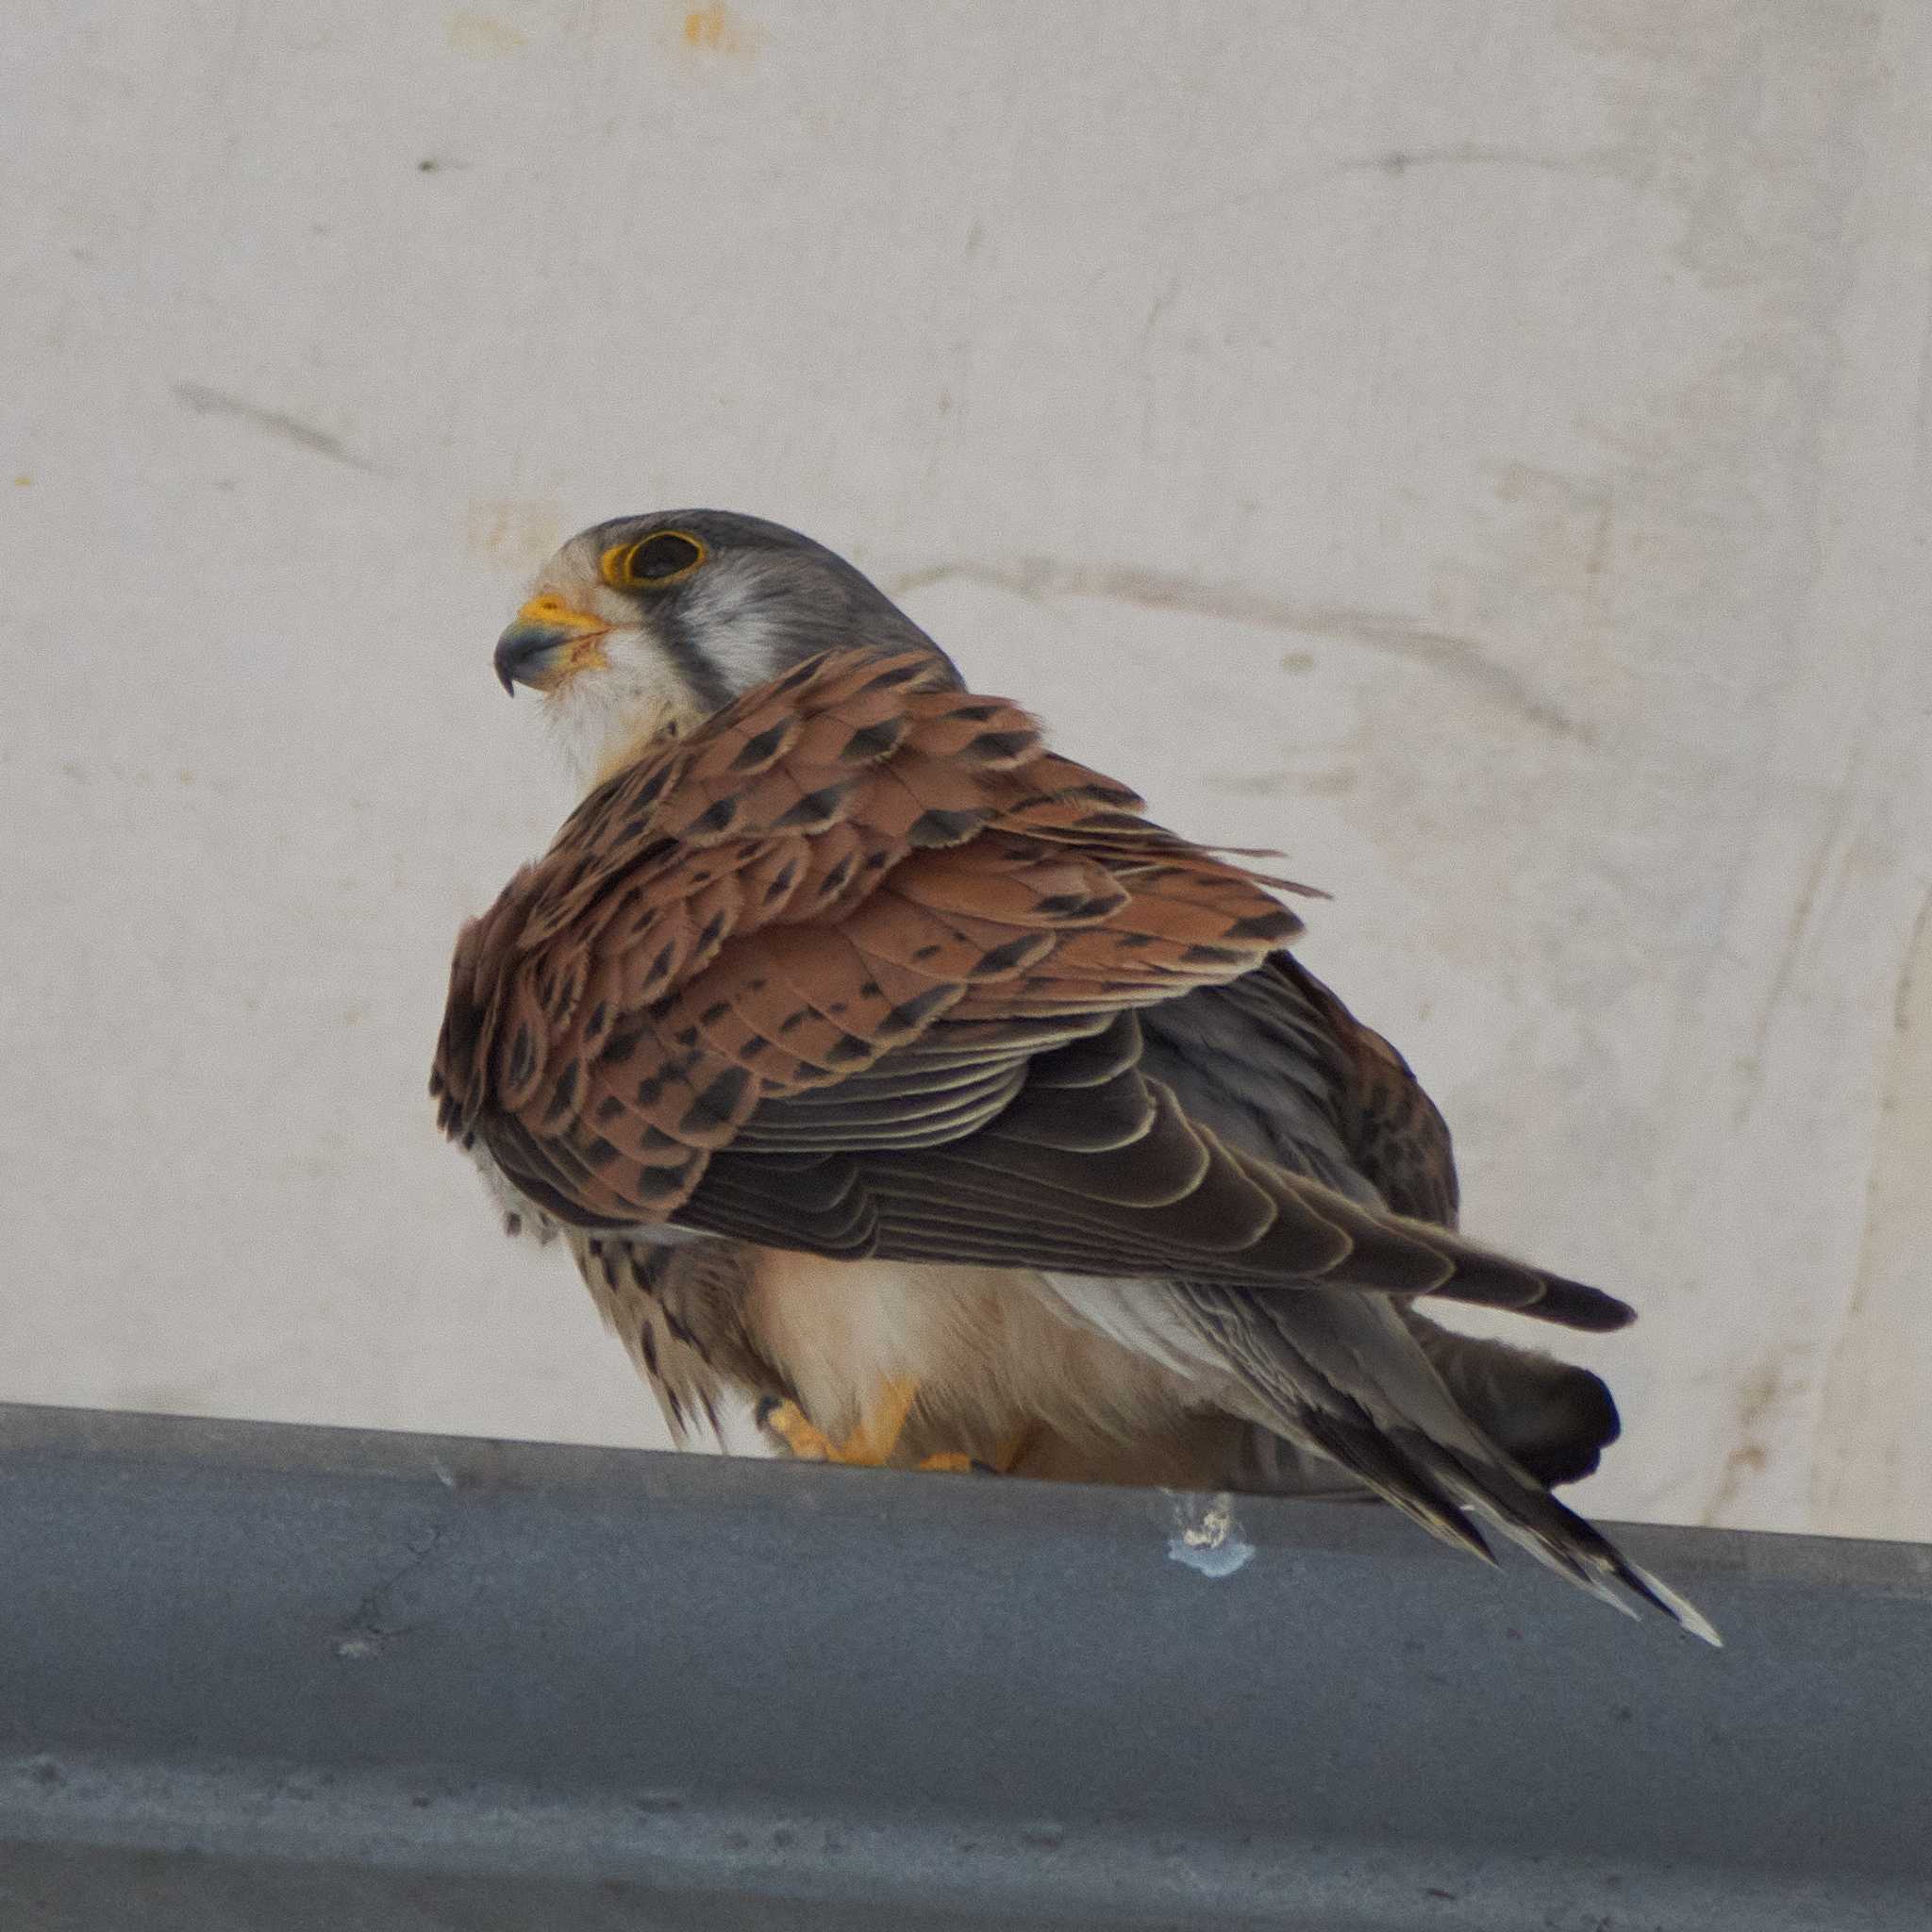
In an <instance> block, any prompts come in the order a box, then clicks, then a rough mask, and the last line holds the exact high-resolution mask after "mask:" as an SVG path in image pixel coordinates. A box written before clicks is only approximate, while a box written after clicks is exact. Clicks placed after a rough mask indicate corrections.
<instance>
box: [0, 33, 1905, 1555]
mask: <svg viewBox="0 0 1932 1932" xmlns="http://www.w3.org/2000/svg"><path fill="white" fill-rule="evenodd" d="M0 31H4V33H5V35H6V38H7V39H8V41H9V42H12V47H11V50H10V51H9V53H8V58H7V60H6V62H5V63H4V66H0V75H4V79H0V86H4V88H5V91H6V96H7V98H6V100H5V102H4V111H0V260H4V266H5V271H6V274H5V283H4V286H5V289H6V291H7V292H6V297H5V301H4V305H0V358H4V363H0V366H4V368H5V371H6V379H5V383H4V394H0V410H4V418H0V420H4V424H5V428H4V441H5V455H4V458H0V463H4V473H0V508H4V518H0V525H4V533H5V535H4V541H5V560H4V573H5V575H4V591H0V599H4V601H0V625H4V630H0V666H4V670H5V685H4V698H0V721H4V722H0V812H4V822H5V827H6V836H5V842H4V848H0V850H4V857H0V919H4V931H0V1067H4V1068H5V1079H6V1087H5V1096H4V1102H0V1187H4V1190H5V1208H6V1219H5V1224H4V1225H5V1235H4V1240H0V1257H4V1267H5V1274H4V1281H5V1287H4V1291H0V1395H4V1396H8V1397H13V1398H17V1399H25V1400H32V1401H46V1402H82V1403H108V1404H121V1405H139V1406H144V1407H162V1408H175V1409H189V1410H207V1411H216V1412H223V1413H237V1414H249V1415H260V1416H276V1417H291V1418H305V1419H324V1420H340V1421H343V1422H357V1423H366V1424H390V1425H400V1426H409V1427H424V1428H438V1429H456V1430H479V1431H500V1432H507V1433H513V1434H521V1435H538V1436H562V1437H581V1438H591V1439H597V1440H603V1441H650V1440H652V1433H653V1432H652V1427H651V1424H650V1423H649V1421H648V1419H647V1418H648V1408H649V1405H648V1402H647V1400H646V1399H645V1398H644V1397H643V1396H642V1395H641V1391H637V1390H635V1389H634V1388H633V1386H632V1385H631V1382H630V1380H629V1376H628V1371H627V1370H626V1368H625V1365H624V1362H623V1360H622V1358H621V1357H620V1355H619V1353H618V1351H617V1350H616V1349H615V1348H614V1347H612V1346H610V1345H608V1343H607V1342H606V1341H604V1338H603V1337H602V1336H601V1335H600V1333H599V1332H598V1330H597V1327H596V1324H595V1322H594V1319H593V1317H592V1315H591V1309H590V1306H589V1302H588V1299H587V1298H586V1297H585V1295H584V1294H583V1293H582V1291H580V1289H579V1288H578V1287H577V1286H576V1284H575V1280H574V1279H573V1278H572V1277H571V1275H570V1274H569V1272H568V1268H567V1264H565V1263H564V1262H563V1261H561V1260H560V1259H555V1258H552V1257H534V1256H532V1255H530V1254H529V1253H527V1252H525V1251H522V1250H518V1249H513V1248H511V1247H510V1246H508V1244H507V1243H505V1242H504V1241H502V1240H501V1239H500V1238H499V1237H498V1235H497V1234H496V1232H495V1230H494V1227H493V1225H492V1223H491V1217H490V1215H489V1214H488V1213H487V1212H486V1210H485V1208H484V1204H483V1201H482V1199H481V1197H480V1194H479V1192H478V1189H477V1187H476V1184H475V1180H474V1178H473V1177H472V1175H471V1174H470V1173H469V1171H468V1169H467V1168H466V1166H465V1165H464V1163H462V1162H461V1161H460V1160H459V1159H458V1158H455V1157H454V1156H453V1155H452V1154H450V1153H449V1152H448V1151H447V1150H446V1149H445V1148H443V1147H442V1146H441V1144H440V1143H439V1142H438V1141H437V1140H436V1138H435V1136H434V1134H433V1131H432V1128H431V1123H430V1117H429V1111H428V1108H427V1105H426V1102H425V1096H424V1092H423V1082H424V1076H425V1066H426V1062H427V1058H428V1055H429V1050H430V1046H431V1042H432V1040H433V1036H434V1033H435V1028H436V1023H437V1019H438V1015H439V1012H440V1008H441V998H442V983H443V974H444V970H445V965H446V960H447V956H448V950H449V945H450V941H451V939H452V936H453V934H454V932H455V930H456V927H457V925H458V922H459V921H460V920H461V919H462V918H463V917H464V915H465V914H467V913H470V912H472V911H475V910H476V909H477V908H480V907H482V906H483V905H484V904H485V903H486V902H487V900H488V899H489V898H490V896H491V894H492V893H493V891H495V889H496V887H497V886H498V885H499V884H500V882H501V881H502V880H503V878H504V877H505V876H506V874H508V871H509V869H510V867H511V865H512V864H513V862H514V861H516V860H517V859H518V858H520V857H522V856H524V855H526V854H528V853H530V852H532V851H533V850H535V849H536V848H537V847H539V846H540V845H541V842H542V841H544V840H545V838H546V837H547V835H548V833H549V830H550V829H551V828H552V826H553V825H554V824H555V823H556V822H557V820H558V817H559V816H560V815H561V812H562V811H563V809H564V808H565V806H566V804H567V803H568V797H567V791H566V787H565V782H564V779H563V775H562V774H561V772H560V771H559V770H558V769H556V768H555V767H553V765H552V764H551V763H550V761H549V759H548V758H547V755H546V752H545V749H544V747H543V745H542V744H541V733H540V732H539V731H538V729H537V721H536V717H535V714H534V712H533V710H532V708H530V707H529V706H528V705H527V704H520V705H516V706H511V705H509V704H508V703H506V702H505V700H504V697H503V695H502V693H501V692H500V691H498V690H497V688H496V686H495V684H494V683H493V682H492V680H491V675H490V664H489V657H490V648H491V642H492V641H493V639H494V636H495V633H496V631H497V629H498V627H499V625H500V624H501V623H502V621H503V619H504V617H505V615H506V612H507V611H508V608H510V606H511V605H512V604H513V603H514V601H515V599H516V596H517V591H518V586H519V583H520V580H521V579H522V578H523V577H524V575H525V573H527V572H528V571H529V570H530V568H531V567H532V566H533V565H534V564H535V563H536V562H537V561H538V560H539V559H540V558H541V557H542V556H543V555H544V554H545V552H547V550H548V549H549V548H550V547H551V545H552V544H553V543H554V542H555V541H557V540H558V538H560V537H562V536H564V535H566V534H567V533H568V532H570V531H571V530H572V529H574V528H575V527H576V526H577V525H581V524H584V523H587V522H590V521H591V520H592V519H595V518H598V517H602V516H607V515H610V514H614V513H616V512H619V511H624V510H635V509H643V508H662V507H671V506H675V505H682V504H691V503H709V504H719V505H725V506H731V507H736V508H748V509H755V510H758V511H760V512H763V513H765V514H767V515H771V516H775V517H778V518H780V519H783V520H785V521H787V522H791V523H794V524H796V525H801V526H803V527H805V528H807V529H808V530H810V531H812V532H813V533H815V534H816V535H818V536H820V537H822V538H824V539H825V540H826V541H829V542H831V543H832V544H834V545H835V546H838V547H841V548H842V549H844V550H846V551H848V552H849V553H850V554H851V555H853V556H854V557H855V558H857V559H858V561H859V562H860V563H861V564H862V565H863V566H864V567H865V568H867V569H868V570H870V571H872V572H874V574H876V575H878V576H879V577H881V579H882V580H884V581H885V582H887V583H888V584H891V585H895V586H898V587H901V588H902V589H903V591H904V594H905V597H906V601H907V603H908V607H909V608H911V609H912V611H913V612H914V614H915V615H916V616H917V617H918V618H919V619H920V620H921V621H922V622H923V623H924V624H926V625H929V626H931V627H932V628H933V629H934V630H936V631H937V632H938V634H939V635H940V636H941V638H942V639H943V640H944V641H946V643H947V644H948V645H949V647H950V648H951V649H952V650H953V651H954V652H955V654H956V655H957V656H958V658H959V659H960V661H961V662H962V663H963V664H964V665H965V666H966V667H967V668H968V670H969V672H970V673H971V674H972V675H973V676H974V678H975V679H976V680H978V681H980V682H981V683H982V684H984V685H986V686H989V687H991V688H993V689H995V690H999V691H1010V692H1013V693H1015V694H1017V695H1021V696H1024V697H1025V698H1027V699H1029V700H1031V701H1033V702H1034V703H1036V704H1037V705H1038V706H1039V707H1040V708H1041V709H1043V710H1044V711H1045V712H1046V714H1047V715H1048V716H1049V717H1050V718H1051V719H1052V720H1053V721H1054V722H1055V723H1056V724H1058V729H1059V734H1060V737H1061V739H1062V741H1064V742H1065V743H1066V744H1067V745H1068V746H1069V747H1070V748H1071V749H1073V750H1074V751H1076V752H1078V753H1079V754H1081V755H1083V756H1086V757H1089V758H1093V759H1095V760H1097V761H1099V762H1101V763H1103V764H1105V765H1107V766H1108V767H1110V768H1112V769H1114V770H1115V771H1117V772H1118V773H1120V774H1122V775H1123V776H1125V777H1127V778H1130V779H1131V780H1133V781H1135V782H1136V783H1138V784H1139V785H1141V787H1142V788H1143V789H1144V790H1146V791H1148V792H1149V794H1150V795H1151V797H1152V798H1153V800H1154V801H1155V803H1156V804H1157V806H1158V808H1159V809H1160V810H1161V812H1162V813H1163V814H1165V815H1167V816H1168V817H1170V818H1171V819H1172V820H1173V821H1174V823H1176V824H1179V825H1181V826H1182V827H1184V828H1186V829H1187V830H1189V831H1191V832H1194V833H1198V834H1201V835H1203V836H1208V837H1213V838H1218V839H1221V840H1225V841H1235V842H1260V843H1270V844H1277V845H1280V846H1282V847H1284V848H1285V849H1286V850H1287V851H1288V852H1289V854H1290V855H1291V861H1292V866H1293V869H1294V871H1295V872H1296V873H1297V874H1299V875H1300V876H1302V877H1304V878H1307V879H1309V880H1311V881H1314V882H1317V883H1320V884H1323V885H1325V886H1327V887H1329V888H1331V889H1332V890H1333V891H1334V892H1335V895H1336V896H1335V902H1334V904H1333V905H1331V906H1326V907H1323V908H1318V910H1317V913H1316V916H1315V919H1314V926H1315V930H1314V934H1313V937H1312V938H1311V939H1310V941H1308V945H1307V957H1308V958H1310V960H1311V961H1312V963H1313V964H1314V965H1315V966H1316V968H1317V969H1318V970H1319V971H1320V972H1322V973H1323V974H1325V975H1327V976H1329V977H1330V978H1332V980H1333V981H1334V982H1335V984H1336V985H1337V986H1338V987H1339V988H1340V989H1341V991H1342V992H1343V993H1344V994H1345V996H1347V997H1348V998H1349V999H1350V1000H1351V1001H1353V1002H1354V1003H1355V1004H1356V1005H1357V1008H1359V1009H1360V1010H1361V1011H1362V1012H1363V1013H1364V1015H1365V1016H1367V1017H1370V1018H1372V1019H1373V1020H1374V1022H1376V1023H1377V1024H1380V1025H1382V1026H1384V1027H1386V1028H1387V1029H1388V1030H1389V1031H1390V1032H1391V1033H1392V1034H1393V1036H1394V1037H1395V1038H1396V1039H1397V1040H1398V1041H1400V1042H1401V1043H1402V1044H1403V1045H1404V1046H1405V1047H1406V1048H1407V1050H1408V1052H1409V1053H1410V1055H1411V1057H1412V1058H1414V1059H1415V1061H1416V1063H1417V1065H1418V1066H1419V1068H1420V1069H1421V1071H1422V1072H1423V1074H1424V1077H1425V1078H1426V1079H1427V1080H1428V1081H1429V1083H1430V1084H1431V1086H1432V1087H1433V1088H1434V1090H1435V1091H1436V1092H1437V1093H1438V1095H1439V1096H1440V1097H1441V1100H1442V1102H1443V1104H1444V1106H1445V1108H1447V1110H1448V1112H1449V1113H1450V1115H1451V1117H1452V1119H1453V1120H1454V1122H1455V1124H1456V1125H1457V1130H1458V1133H1459V1136H1460V1144H1461V1148H1462V1154H1463V1160H1464V1165H1465V1169H1466V1174H1467V1181H1468V1197H1469V1221H1470V1224H1472V1225H1473V1226H1474V1227H1475V1228H1476V1229H1478V1230H1480V1231H1482V1232H1483V1233H1485V1234H1487V1235H1490V1236H1492V1237H1494V1238H1495V1239H1498V1240H1501V1241H1511V1242H1515V1243H1518V1244H1520V1245H1521V1246H1522V1247H1524V1249H1526V1250H1529V1251H1531V1252H1534V1253H1535V1254H1537V1255H1540V1256H1542V1257H1547V1258H1549V1259H1550V1260H1552V1261H1553V1262H1555V1263H1557V1264H1559V1265H1561V1266H1563V1267H1565V1268H1567V1269H1569V1270H1571V1271H1573V1272H1575V1273H1579V1274H1586V1275H1588V1276H1590V1277H1591V1278H1593V1279H1598V1280H1601V1281H1604V1282H1606V1283H1607V1284H1609V1285H1612V1286H1614V1287H1616V1288H1618V1289H1620V1290H1622V1291H1626V1292H1628V1293H1630V1294H1631V1295H1633V1296H1634V1297H1635V1298H1636V1299H1637V1300H1638V1301H1640V1302H1641V1305H1642V1307H1643V1309H1644V1315H1645V1319H1644V1322H1643V1324H1642V1325H1641V1328H1639V1329H1638V1330H1637V1331H1636V1332H1635V1334H1634V1335H1632V1336H1629V1337H1626V1338H1623V1339H1620V1340H1618V1341H1612V1342H1608V1343H1606V1344H1604V1345H1603V1346H1601V1347H1599V1348H1594V1349H1592V1350H1591V1358H1592V1359H1594V1360H1597V1361H1599V1362H1600V1363H1602V1364H1603V1365H1606V1366H1607V1367H1608V1368H1609V1369H1610V1370H1611V1371H1612V1372H1613V1374H1614V1375H1615V1379H1616V1382H1617V1386H1618V1388H1619V1390H1620V1391H1621V1392H1622V1394H1623V1397H1624V1407H1625V1413H1626V1417H1627V1424H1628V1428H1627V1440H1626V1443H1625V1446H1624V1447H1623V1448H1621V1449H1620V1450H1619V1451H1618V1452H1617V1453H1616V1456H1615V1457H1614V1461H1613V1467H1612V1471H1611V1473H1610V1474H1608V1475H1607V1476H1606V1477H1604V1478H1602V1479H1600V1480H1599V1482H1598V1483H1597V1484H1596V1485H1594V1486H1593V1489H1592V1491H1591V1494H1590V1496H1589V1498H1588V1500H1589V1502H1590V1503H1591V1506H1592V1507H1596V1508H1598V1509H1600V1510H1607V1511H1608V1510H1616V1511H1626V1512H1634V1513H1640V1514H1645V1515H1653V1516H1658V1517H1665V1518H1671V1519H1675V1520H1707V1521H1721V1522H1726V1523H1734V1524H1756V1525H1774V1526H1781V1527H1788V1528H1800V1527H1806V1526H1813V1527H1824V1528H1836V1529H1847V1530H1861V1531H1872V1532H1876V1533H1895V1534H1910V1535H1917V1536H1920V1537H1932V1420H1928V1418H1932V1324H1928V1322H1927V1320H1926V1312H1927V1308H1928V1306H1932V1283H1928V1281H1927V1278H1926V1277H1927V1273H1928V1270H1927V1265H1926V1258H1927V1257H1926V1248H1927V1241H1926V1233H1927V1228H1928V1222H1932V1217H1928V1208H1927V1199H1926V1196H1927V1190H1928V1174H1932V937H1928V933H1932V924H1928V920H1927V910H1928V907H1932V898H1928V891H1932V833H1928V829H1927V827H1928V812H1927V807H1928V802H1932V801H1928V795H1927V794H1928V780H1927V770H1928V761H1927V757H1926V741H1927V728H1928V720H1932V649H1928V641H1927V637H1926V618H1927V609H1928V606H1927V595H1926V593H1927V589H1928V573H1927V567H1926V550H1925V533H1926V527H1927V524H1926V511H1927V496H1926V491H1925V473H1924V458H1925V431H1926V415H1925V402H1926V395H1925V389H1924V371H1925V363H1924V352H1925V345H1926V297H1927V288H1928V275H1927V269H1928V252H1932V250H1928V236H1932V225H1928V221H1927V215H1926V210H1927V208H1928V207H1932V194H1928V188H1932V181H1928V168H1927V160H1928V146H1932V142H1928V111H1932V106H1928V104H1932V60H1928V42H1932V13H1928V10H1927V9H1926V8H1924V7H1922V6H1917V5H1913V4H1909V0H1899V4H1895V5H1890V6H1886V5H1874V6H1869V7H1856V6H1838V5H1829V4H1824V0H1792V4H1790V5H1777V4H1762V5H1722V4H1707V5H1698V4H1694V0H1693V4H1682V0H1668V4H1664V0H1656V4H1633V0H1585V4H1574V5H1569V6H1563V7H1524V6H1520V5H1516V4H1513V0H1487V4H1485V0H1444V4H1440V5H1428V4H1393V0H1383V4H1376V0H1325V4H1324V0H1307V4H1300V5H1291V4H1281V0H1258V4H1253V5H1247V6H1235V5H1218V6H1213V7H1208V6H1197V5H1174V6H1171V7H1169V6H1158V5H1152V4H1140V5H1129V4H1124V0H1114V4H1103V0H1089V4H1083V5H1069V4H1062V0H1053V4H1049V5H1045V6H1033V5H1022V4H1019V0H1013V4H1002V0H978V4H959V5H954V6H951V7H941V6H938V5H932V4H922V5H917V6H914V5H906V4H900V0H878V4H869V5H823V6H807V5H804V4H791V5H781V4H777V0H737V4H731V5H729V6H717V5H712V6H708V7H705V8H701V9H699V10H697V11H690V10H688V8H685V7H683V6H663V5H657V4H645V0H570V4H566V0H554V4H544V0H526V4H516V0H493V4H492V0H484V4H480V5H475V6H464V7H448V6H434V7H432V6H426V5H406V6H401V7H381V6H373V5H369V4H366V0H304V4H301V5H295V4H290V0H283V4H268V5H262V4H251V5H243V4H240V0H174V4H171V5H151V6H137V5H134V4H131V0H119V4H115V0H92V4H81V0H37V4H36V0H15V4H14V5H12V6H10V7H9V8H8V9H7V18H6V21H5V24H4V28H0Z"/></svg>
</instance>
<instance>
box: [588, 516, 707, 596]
mask: <svg viewBox="0 0 1932 1932" xmlns="http://www.w3.org/2000/svg"><path fill="white" fill-rule="evenodd" d="M704 560H705V546H704V545H703V544H702V543H701V542H699V541H698V540H697V539H696V538H695V537H687V536H686V535H685V533H684V532H683V531H682V530H658V531H657V532H656V533H654V534H653V535H651V536H649V537H644V538H641V539H640V541H637V542H635V543H626V544H624V545H621V546H620V547H619V548H617V549H614V550H607V551H606V552H605V553H604V576H605V580H606V581H607V582H608V583H611V584H614V585H615V586H616V587H617V588H618V589H619V590H620V591H629V590H634V589H635V588H636V587H637V586H638V585H640V584H664V583H669V582H670V581H671V579H672V578H673V577H681V576H683V575H684V574H685V573H686V572H687V571H692V570H695V569H696V568H697V567H698V565H699V564H701V563H702V562H704Z"/></svg>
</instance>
